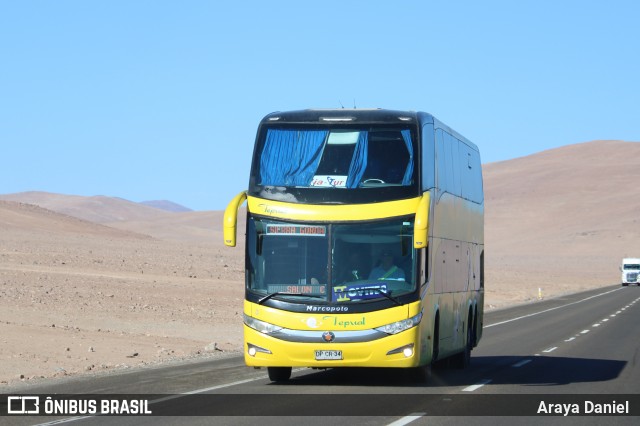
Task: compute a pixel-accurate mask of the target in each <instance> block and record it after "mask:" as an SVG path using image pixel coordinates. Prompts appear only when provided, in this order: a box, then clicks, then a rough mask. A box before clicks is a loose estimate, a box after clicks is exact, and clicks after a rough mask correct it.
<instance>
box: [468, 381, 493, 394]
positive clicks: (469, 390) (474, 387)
mask: <svg viewBox="0 0 640 426" xmlns="http://www.w3.org/2000/svg"><path fill="white" fill-rule="evenodd" d="M488 383H491V379H483V380H481V381H480V383H478V384H476V385H471V386H467V387H466V388H464V389H462V392H473V391H475V390H478V389H480V388H481V387H483V386H484V385H486V384H488Z"/></svg>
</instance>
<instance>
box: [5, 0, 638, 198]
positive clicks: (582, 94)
mask: <svg viewBox="0 0 640 426" xmlns="http://www.w3.org/2000/svg"><path fill="white" fill-rule="evenodd" d="M639 17H640V2H637V1H617V0H612V1H609V2H602V1H589V0H582V1H573V0H565V1H547V0H538V1H513V0H511V1H494V0H486V1H482V2H479V1H438V2H436V1H426V0H422V1H403V2H395V1H394V2H392V1H366V2H365V1H346V0H340V1H333V0H328V1H321V2H300V1H273V2H264V1H256V2H247V1H236V2H215V1H181V2H177V1H173V2H169V1H139V0H137V1H115V0H111V1H102V2H98V1H64V0H60V1H11V0H0V147H2V153H1V155H0V164H1V167H0V194H6V193H14V192H21V191H29V190H40V191H48V192H56V193H64V194H77V195H109V196H117V197H122V198H126V199H129V200H132V201H144V200H152V199H169V200H172V201H175V202H178V203H180V204H183V205H185V206H187V207H190V208H193V209H196V210H218V209H223V208H224V207H225V205H226V203H227V202H228V201H229V200H230V199H231V197H232V196H233V195H235V194H236V193H237V192H239V191H241V190H243V189H245V187H246V186H247V182H248V173H249V162H250V156H251V153H252V148H253V143H254V138H255V131H256V128H257V124H258V122H259V120H260V119H261V118H262V117H263V116H264V115H266V114H267V113H270V112H272V111H276V110H280V111H284V110H292V109H303V108H309V107H314V108H315V107H318V108H329V107H340V105H341V104H342V105H344V106H345V107H352V106H353V105H354V103H355V105H357V106H358V107H382V108H391V109H407V110H421V111H427V112H430V113H432V114H434V115H435V116H437V117H438V118H439V119H441V120H442V121H444V122H445V123H447V124H448V125H450V126H451V127H453V128H454V129H456V130H458V131H459V132H460V133H462V134H463V135H465V136H466V137H468V138H469V139H471V140H472V141H474V142H475V143H476V144H477V145H478V146H479V147H480V149H481V154H482V159H483V162H485V163H486V162H495V161H502V160H507V159H511V158H515V157H520V156H525V155H529V154H532V153H535V152H539V151H542V150H545V149H549V148H553V147H558V146H562V145H567V144H573V143H579V142H585V141H590V140H594V139H623V140H629V141H640V127H639V126H638V121H639V120H638V118H639V117H640V101H639V100H640V77H639V75H640V43H639V42H640V37H638V33H637V25H638V23H637V21H638V18H639ZM594 160H597V159H594Z"/></svg>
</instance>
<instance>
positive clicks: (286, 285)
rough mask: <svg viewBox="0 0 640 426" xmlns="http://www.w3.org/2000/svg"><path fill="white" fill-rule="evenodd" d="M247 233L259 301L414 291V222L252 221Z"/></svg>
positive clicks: (250, 281)
mask: <svg viewBox="0 0 640 426" xmlns="http://www.w3.org/2000/svg"><path fill="white" fill-rule="evenodd" d="M248 233H249V235H248V239H247V241H248V244H247V250H248V256H247V290H248V291H250V292H254V293H256V294H257V295H258V296H259V297H264V296H269V295H272V297H273V298H276V299H282V300H287V301H288V302H294V303H296V302H297V303H317V302H320V303H327V302H329V303H335V304H346V303H362V302H366V301H369V300H376V301H377V300H380V299H381V298H383V299H384V298H388V296H391V297H394V298H395V297H397V296H401V295H403V294H408V293H412V292H414V291H415V281H416V280H415V272H414V270H415V262H416V260H415V258H416V254H415V250H413V224H412V222H410V221H403V220H398V219H394V220H390V221H378V222H374V223H360V224H335V225H332V224H318V225H315V224H297V223H288V222H280V221H274V220H267V219H260V218H254V217H251V218H250V219H249V226H248ZM274 293H281V294H274Z"/></svg>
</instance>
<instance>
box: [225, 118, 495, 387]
mask: <svg viewBox="0 0 640 426" xmlns="http://www.w3.org/2000/svg"><path fill="white" fill-rule="evenodd" d="M245 200H246V201H247V209H246V211H247V218H246V237H245V238H246V240H245V250H246V262H245V300H244V358H245V362H246V364H247V365H249V366H253V367H267V369H268V373H269V378H270V379H271V380H272V381H286V380H288V379H289V378H290V377H291V370H292V367H312V368H334V367H399V368H413V370H410V371H412V372H413V371H415V372H416V373H420V374H422V373H424V372H425V371H428V366H430V365H431V364H432V363H434V362H435V361H439V360H443V359H445V358H447V359H449V360H450V361H452V362H453V363H455V364H456V365H458V366H459V367H465V366H467V365H468V363H469V361H470V354H471V350H472V349H473V348H474V347H475V346H476V345H477V344H478V341H479V340H480V337H481V336H482V322H483V306H484V195H483V187H482V171H481V163H480V154H479V151H478V148H477V147H476V146H475V145H474V144H473V143H471V142H470V141H469V140H467V139H466V138H464V137H463V136H461V135H460V134H458V133H457V132H455V131H454V130H452V129H451V128H449V127H448V126H446V125H444V124H443V123H442V122H440V121H438V120H437V119H436V118H434V117H433V116H432V115H430V114H427V113H424V112H408V111H393V110H384V109H370V110H369V109H353V110H349V109H337V110H303V111H290V112H276V113H273V114H269V115H267V116H266V117H265V118H264V119H263V120H262V121H261V122H260V125H259V128H258V132H257V137H256V143H255V148H254V154H253V162H252V166H251V174H250V178H249V187H248V189H247V190H246V191H242V192H241V193H240V194H238V195H237V196H236V197H235V198H234V199H233V200H232V201H231V202H230V203H229V205H228V207H227V209H226V211H225V215H224V242H225V244H226V245H227V246H235V245H236V234H237V229H236V228H237V215H238V210H239V208H240V206H241V205H243V204H244V202H245ZM416 367H417V368H416ZM425 367H427V368H425Z"/></svg>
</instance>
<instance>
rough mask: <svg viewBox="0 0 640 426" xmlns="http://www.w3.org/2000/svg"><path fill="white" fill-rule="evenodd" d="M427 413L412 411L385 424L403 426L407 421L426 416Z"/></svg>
mask: <svg viewBox="0 0 640 426" xmlns="http://www.w3.org/2000/svg"><path fill="white" fill-rule="evenodd" d="M426 415H427V413H413V414H410V415H408V416H404V417H403V418H401V419H398V420H396V421H395V422H391V423H389V424H388V425H387V426H404V425H408V424H409V423H411V422H413V421H415V420H418V419H419V418H420V417H424V416H426Z"/></svg>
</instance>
